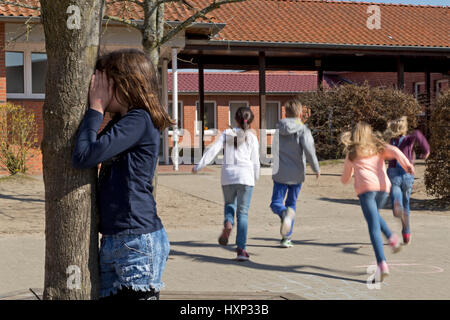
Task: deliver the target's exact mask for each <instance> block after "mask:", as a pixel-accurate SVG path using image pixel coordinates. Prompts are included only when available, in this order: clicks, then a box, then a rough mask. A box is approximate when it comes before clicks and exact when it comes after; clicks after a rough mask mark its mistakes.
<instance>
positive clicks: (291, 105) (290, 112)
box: [284, 98, 303, 118]
mask: <svg viewBox="0 0 450 320" xmlns="http://www.w3.org/2000/svg"><path fill="white" fill-rule="evenodd" d="M284 110H285V112H286V117H287V118H298V117H299V116H300V115H301V114H302V110H303V105H302V103H301V102H300V100H298V99H297V98H294V99H291V100H289V101H288V102H286V104H285V105H284Z"/></svg>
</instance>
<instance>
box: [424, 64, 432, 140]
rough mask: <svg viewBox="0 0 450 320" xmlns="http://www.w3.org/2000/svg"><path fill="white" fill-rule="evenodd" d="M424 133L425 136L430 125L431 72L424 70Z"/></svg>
mask: <svg viewBox="0 0 450 320" xmlns="http://www.w3.org/2000/svg"><path fill="white" fill-rule="evenodd" d="M425 94H426V100H425V128H426V129H425V131H426V135H428V133H429V125H430V114H431V112H430V111H431V110H430V109H431V72H430V70H425Z"/></svg>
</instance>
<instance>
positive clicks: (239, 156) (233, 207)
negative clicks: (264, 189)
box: [192, 107, 260, 261]
mask: <svg viewBox="0 0 450 320" xmlns="http://www.w3.org/2000/svg"><path fill="white" fill-rule="evenodd" d="M253 119H254V115H253V112H252V110H251V109H250V108H249V107H241V108H239V109H238V110H237V111H236V116H235V120H236V123H237V124H238V127H237V128H233V129H231V128H230V129H227V130H225V131H224V132H223V133H222V134H221V135H220V137H219V138H218V139H217V141H216V142H214V144H213V145H212V146H211V147H210V148H209V149H208V150H207V151H206V152H205V154H204V155H203V157H202V159H201V160H200V162H199V163H198V164H197V165H196V166H195V167H194V168H193V169H192V172H193V173H196V172H198V171H199V170H201V169H202V168H204V167H206V166H207V165H208V164H210V163H211V162H212V161H213V160H214V159H215V158H216V156H217V155H218V154H219V152H220V151H221V150H222V148H225V152H224V159H223V164H222V178H221V180H222V190H223V196H224V202H225V210H224V215H225V221H224V229H223V231H222V234H221V236H220V237H219V243H220V244H221V245H224V246H226V245H227V244H228V238H229V237H230V234H231V230H232V228H233V225H234V215H235V213H236V217H237V234H236V245H237V250H236V251H237V260H238V261H246V260H249V255H248V253H247V252H246V250H245V248H246V242H247V228H248V210H249V208H250V200H251V198H252V193H253V187H254V186H255V183H256V181H257V180H258V178H259V168H260V163H259V143H258V139H257V138H256V136H255V135H254V134H253V133H252V132H251V131H250V130H249V129H250V124H251V123H252V121H253Z"/></svg>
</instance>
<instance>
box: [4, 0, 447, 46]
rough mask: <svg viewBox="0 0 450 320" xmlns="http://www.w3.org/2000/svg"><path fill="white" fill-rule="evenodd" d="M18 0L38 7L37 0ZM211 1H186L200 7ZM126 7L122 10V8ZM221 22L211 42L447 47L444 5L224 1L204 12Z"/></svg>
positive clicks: (173, 16) (112, 11)
mask: <svg viewBox="0 0 450 320" xmlns="http://www.w3.org/2000/svg"><path fill="white" fill-rule="evenodd" d="M21 2H22V3H26V4H31V5H37V6H38V5H39V1H38V0H22V1H21ZM211 2H212V0H190V3H192V4H194V5H196V6H197V7H198V8H202V7H203V6H205V5H206V4H209V3H211ZM369 5H377V6H379V8H380V10H381V29H379V30H376V29H375V30H370V29H368V28H367V26H366V21H367V18H368V17H369V16H370V14H368V13H367V12H366V10H367V8H368V6H369ZM127 8H128V10H127ZM127 8H125V7H124V5H123V4H121V3H115V4H114V5H111V6H108V10H107V14H109V15H115V16H121V17H127V18H133V19H136V20H141V19H142V18H143V14H142V10H140V8H138V7H137V6H136V5H134V4H130V5H129V6H128V7H127ZM191 13H192V11H189V10H187V9H186V8H185V7H184V6H182V5H181V4H179V3H169V4H167V5H166V10H165V18H166V20H167V21H177V20H179V21H182V20H184V19H185V18H187V17H189V16H190V14H191ZM0 15H3V16H37V15H38V13H37V12H36V11H33V10H29V9H23V8H17V7H14V6H11V5H0ZM209 17H210V18H211V21H214V22H221V23H225V24H226V26H225V28H224V29H223V30H222V31H220V32H219V34H218V35H217V37H216V38H215V39H214V40H217V41H221V40H222V41H249V42H275V43H277V42H281V43H322V44H349V45H382V46H419V47H446V48H449V47H450V34H449V30H450V7H449V6H445V7H439V6H417V5H400V4H381V3H369V2H366V3H365V2H351V1H347V2H344V1H325V0H246V1H244V2H240V3H234V4H227V5H224V6H222V7H221V8H219V9H217V10H215V11H213V12H211V13H210V14H209Z"/></svg>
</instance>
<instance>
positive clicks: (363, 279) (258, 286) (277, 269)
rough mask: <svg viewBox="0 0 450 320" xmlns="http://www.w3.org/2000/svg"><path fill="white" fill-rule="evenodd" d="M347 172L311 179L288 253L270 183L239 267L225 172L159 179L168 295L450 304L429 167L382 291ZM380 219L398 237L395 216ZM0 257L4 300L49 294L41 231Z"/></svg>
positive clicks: (449, 259)
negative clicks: (227, 220) (342, 179)
mask: <svg viewBox="0 0 450 320" xmlns="http://www.w3.org/2000/svg"><path fill="white" fill-rule="evenodd" d="M341 170H342V164H330V165H327V166H323V167H322V177H321V178H320V180H319V181H316V180H315V177H314V176H313V175H308V177H307V181H306V183H305V185H304V186H303V188H302V191H301V193H300V198H299V203H298V214H297V219H296V223H295V230H294V237H293V243H294V245H295V246H294V247H293V248H289V249H282V248H280V247H279V220H278V218H277V217H276V216H274V215H273V214H272V213H271V212H270V210H269V208H268V205H269V201H270V196H271V190H272V182H271V178H270V176H269V175H263V176H262V177H261V179H260V181H259V182H258V184H257V186H256V188H255V191H254V195H253V199H252V203H251V210H250V215H249V232H248V251H249V253H250V255H251V260H250V261H248V262H237V261H235V260H234V258H235V252H234V248H235V247H234V241H231V245H230V246H228V247H221V246H219V245H218V243H217V237H218V236H219V234H220V230H221V223H222V193H221V189H220V171H219V168H217V167H215V168H214V167H213V170H210V171H209V172H206V173H205V174H199V175H195V176H193V175H190V174H188V173H187V172H186V173H181V174H169V173H167V174H164V175H161V176H160V178H159V184H160V186H161V187H160V189H159V192H161V193H163V194H158V195H157V197H158V198H157V200H158V206H159V210H160V211H161V217H162V219H163V223H164V224H165V226H166V229H167V233H168V235H169V238H170V241H171V254H170V257H169V261H168V263H167V269H166V271H165V273H164V277H163V280H164V282H165V284H166V290H168V291H171V292H172V291H196V292H199V291H210V292H218V291H220V292H265V291H269V292H289V293H294V294H297V295H299V296H302V297H304V298H308V299H450V272H449V271H450V255H449V253H448V252H449V251H448V243H449V240H450V235H449V230H450V211H449V210H448V209H447V210H443V209H441V210H434V211H430V210H429V209H428V207H427V206H431V205H433V203H434V202H432V201H431V200H430V199H429V198H427V196H426V195H425V194H424V192H423V179H422V177H423V165H422V167H421V166H420V164H419V165H418V166H417V171H418V175H417V180H416V184H415V186H416V192H415V193H414V194H413V212H412V230H413V239H412V243H411V245H409V246H406V247H404V248H403V250H402V251H400V253H398V254H395V255H394V254H392V253H391V252H390V249H389V247H388V246H387V245H386V246H385V252H386V256H387V259H388V263H389V265H390V269H391V275H390V277H388V278H387V279H386V280H385V282H384V283H382V284H381V285H380V286H379V287H376V286H375V287H374V286H370V285H367V279H368V278H369V276H370V272H371V270H370V266H371V265H373V264H374V263H375V261H374V254H373V250H372V247H371V245H370V241H369V236H368V232H367V226H366V224H365V221H364V219H363V216H362V213H361V209H360V207H359V203H358V200H357V198H356V196H355V194H354V192H353V188H352V186H351V185H349V186H342V185H340V183H339V174H340V172H341ZM265 171H266V173H269V172H267V169H265ZM5 199H9V200H8V201H12V200H11V197H0V207H1V204H2V201H5ZM36 205H38V203H37V204H36ZM162 206H165V208H164V210H163V208H162ZM0 211H1V209H0ZM7 214H8V215H10V216H12V214H11V213H9V212H8V213H7ZM382 214H383V216H384V218H385V219H386V221H387V222H388V225H389V226H390V227H391V228H392V229H393V230H394V231H397V232H399V231H400V229H399V228H400V225H399V222H398V221H396V220H395V219H394V218H393V217H392V213H391V211H390V210H389V209H385V210H383V212H382ZM0 222H1V221H0ZM234 237H235V232H234V230H233V233H232V236H231V239H232V240H234ZM0 256H1V257H2V259H0V296H1V295H2V294H5V293H7V292H11V291H16V290H22V289H27V288H30V287H32V288H40V287H42V286H43V263H44V236H43V234H42V232H40V233H39V232H38V233H33V234H21V235H14V234H12V235H8V236H3V237H1V234H0ZM368 269H369V270H368ZM368 271H369V273H368Z"/></svg>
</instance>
